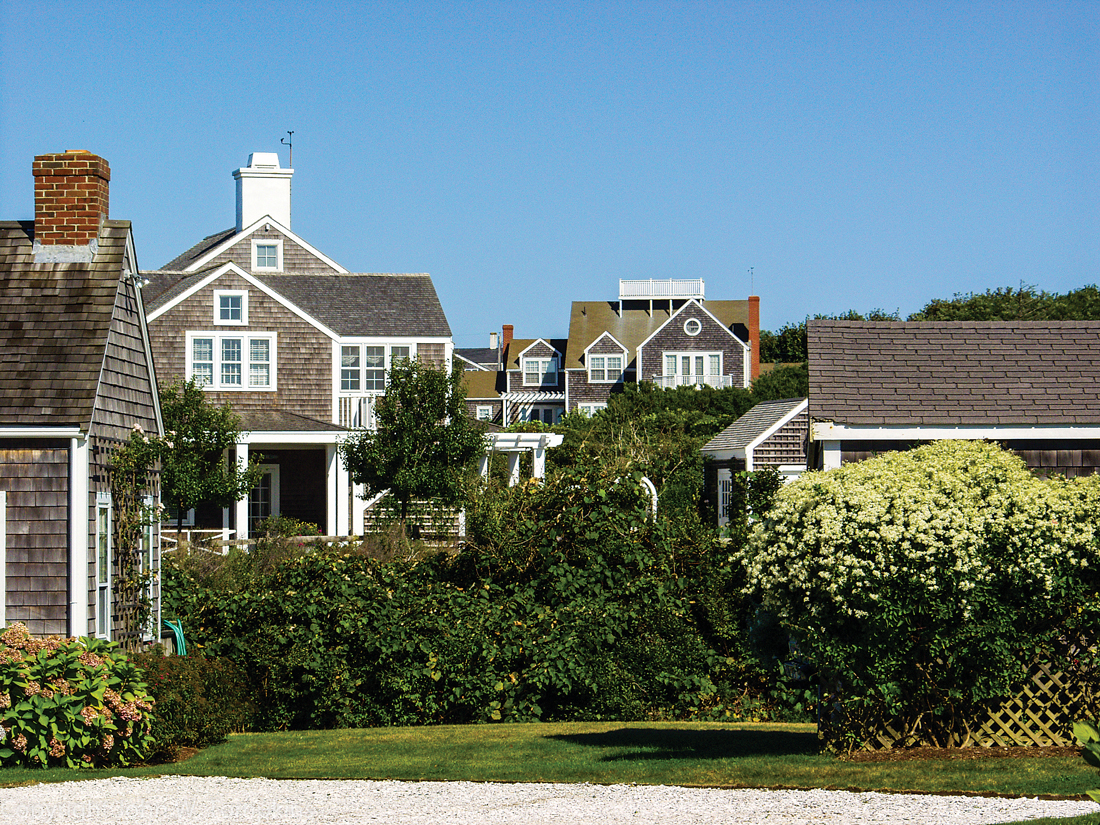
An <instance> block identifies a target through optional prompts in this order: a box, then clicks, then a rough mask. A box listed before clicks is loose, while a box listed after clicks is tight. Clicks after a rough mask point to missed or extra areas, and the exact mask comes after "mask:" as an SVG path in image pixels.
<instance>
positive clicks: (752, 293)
mask: <svg viewBox="0 0 1100 825" xmlns="http://www.w3.org/2000/svg"><path fill="white" fill-rule="evenodd" d="M293 165H294V164H291V166H293ZM754 269H756V267H755V266H750V267H749V295H755V294H756V293H755V292H753V289H752V271H753V270H754Z"/></svg>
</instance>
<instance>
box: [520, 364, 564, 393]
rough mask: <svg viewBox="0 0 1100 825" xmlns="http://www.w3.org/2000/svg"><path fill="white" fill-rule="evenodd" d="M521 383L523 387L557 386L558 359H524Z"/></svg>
mask: <svg viewBox="0 0 1100 825" xmlns="http://www.w3.org/2000/svg"><path fill="white" fill-rule="evenodd" d="M523 383H524V385H525V386H539V385H542V384H557V383H558V359H557V358H556V357H550V358H524V359H523Z"/></svg>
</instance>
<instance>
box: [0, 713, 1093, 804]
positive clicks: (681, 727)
mask: <svg viewBox="0 0 1100 825" xmlns="http://www.w3.org/2000/svg"><path fill="white" fill-rule="evenodd" d="M168 773H173V774H188V775H196V776H240V777H252V776H264V777H270V778H276V779H283V778H285V779H289V778H295V779H311V778H331V779H402V780H471V781H495V782H593V783H606V784H614V783H625V784H629V783H637V784H640V785H648V784H654V785H686V786H692V785H695V786H719V787H739V788H740V787H746V788H747V787H752V788H759V787H764V788H768V787H790V788H846V789H858V790H894V791H917V792H933V793H996V794H1009V795H1027V796H1037V795H1054V796H1077V795H1079V794H1081V793H1082V792H1083V790H1084V789H1086V788H1090V787H1095V785H1096V781H1095V780H1096V777H1095V772H1094V771H1093V770H1092V769H1091V768H1089V767H1088V766H1087V765H1085V763H1084V760H1082V759H1079V758H1074V757H1051V758H1001V759H960V760H913V761H899V762H849V761H845V760H841V759H837V758H835V757H833V756H831V755H829V754H825V753H822V752H821V749H820V744H819V742H818V739H817V735H816V733H815V730H814V727H813V726H812V725H793V724H787V725H783V724H746V725H730V724H718V723H644V722H632V723H616V722H609V723H561V724H528V725H463V726H442V727H417V728H371V729H358V730H330V731H299V732H288V733H263V734H260V733H254V734H237V735H234V736H232V737H230V740H229V741H228V742H227V743H225V744H223V745H217V746H215V747H212V748H207V749H206V750H204V751H201V752H200V753H198V754H196V755H195V756H193V757H191V758H190V759H188V760H187V761H185V762H181V763H176V764H173V765H163V766H153V767H142V768H132V769H126V770H116V771H61V770H50V771H29V770H16V769H5V770H3V771H0V783H2V784H5V785H11V784H19V783H23V782H27V781H64V780H69V779H84V778H98V777H103V776H114V775H126V776H145V775H155V774H168ZM1091 821H1092V820H1089V819H1085V820H1082V822H1091ZM1096 825H1100V822H1097V823H1096Z"/></svg>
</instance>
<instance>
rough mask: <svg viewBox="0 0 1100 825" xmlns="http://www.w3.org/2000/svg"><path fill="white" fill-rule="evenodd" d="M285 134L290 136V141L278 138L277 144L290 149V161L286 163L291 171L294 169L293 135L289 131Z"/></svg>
mask: <svg viewBox="0 0 1100 825" xmlns="http://www.w3.org/2000/svg"><path fill="white" fill-rule="evenodd" d="M287 134H288V135H290V140H287V139H286V138H279V143H281V144H283V145H284V146H289V147H290V159H289V160H288V161H287V165H288V166H289V167H290V168H291V169H293V168H294V133H293V132H291V131H287Z"/></svg>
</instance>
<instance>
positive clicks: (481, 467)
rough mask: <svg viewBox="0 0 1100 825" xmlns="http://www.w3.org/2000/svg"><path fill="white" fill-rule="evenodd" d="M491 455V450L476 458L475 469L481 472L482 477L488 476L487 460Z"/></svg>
mask: <svg viewBox="0 0 1100 825" xmlns="http://www.w3.org/2000/svg"><path fill="white" fill-rule="evenodd" d="M492 457H493V453H492V450H491V449H490V451H489V452H487V453H485V455H483V456H482V457H481V458H479V459H478V460H477V471H478V472H479V473H480V474H481V477H482V478H488V477H489V460H490V459H491V458H492Z"/></svg>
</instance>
